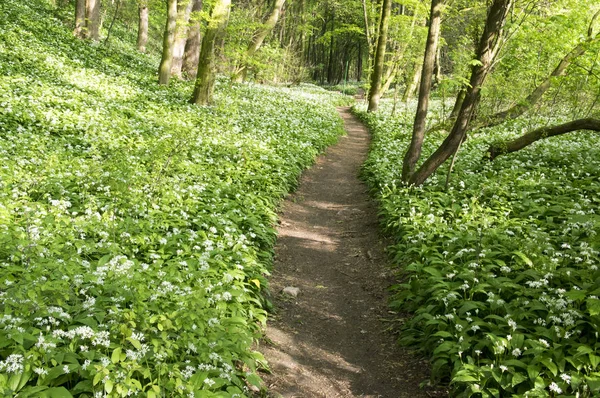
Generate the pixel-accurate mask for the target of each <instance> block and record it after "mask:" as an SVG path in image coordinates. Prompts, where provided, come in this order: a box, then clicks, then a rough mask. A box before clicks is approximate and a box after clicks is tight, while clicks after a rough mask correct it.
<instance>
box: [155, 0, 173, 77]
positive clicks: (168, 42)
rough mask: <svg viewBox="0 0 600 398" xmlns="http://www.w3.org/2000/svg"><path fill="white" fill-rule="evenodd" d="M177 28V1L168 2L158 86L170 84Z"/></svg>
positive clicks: (168, 0) (170, 0)
mask: <svg viewBox="0 0 600 398" xmlns="http://www.w3.org/2000/svg"><path fill="white" fill-rule="evenodd" d="M176 28H177V0H167V23H166V26H165V32H164V35H163V51H162V58H161V60H160V66H159V68H158V84H169V79H170V78H171V64H172V63H173V47H175V30H176Z"/></svg>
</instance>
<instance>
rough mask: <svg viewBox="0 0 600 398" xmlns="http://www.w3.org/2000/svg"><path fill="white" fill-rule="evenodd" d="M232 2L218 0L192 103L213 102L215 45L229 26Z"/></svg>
mask: <svg viewBox="0 0 600 398" xmlns="http://www.w3.org/2000/svg"><path fill="white" fill-rule="evenodd" d="M230 7H231V0H217V1H216V3H215V5H214V8H213V10H212V13H211V15H210V20H209V21H208V25H207V27H206V33H205V34H204V38H203V39H202V47H201V48H200V62H199V63H198V73H197V75H196V82H195V84H194V93H193V94H192V98H191V100H190V102H192V103H194V104H198V105H208V104H209V103H210V102H211V100H212V91H213V87H214V83H215V70H214V68H215V65H214V63H215V43H216V41H217V39H218V37H219V36H220V34H221V33H222V32H223V30H224V29H225V27H226V26H227V21H228V19H229V12H230Z"/></svg>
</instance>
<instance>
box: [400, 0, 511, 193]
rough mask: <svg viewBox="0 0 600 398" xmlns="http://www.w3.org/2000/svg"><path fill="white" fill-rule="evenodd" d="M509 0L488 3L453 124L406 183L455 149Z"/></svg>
mask: <svg viewBox="0 0 600 398" xmlns="http://www.w3.org/2000/svg"><path fill="white" fill-rule="evenodd" d="M512 2H513V0H494V1H493V3H492V5H491V6H490V9H489V12H488V16H487V20H486V23H485V27H484V31H483V34H482V35H481V39H480V41H479V46H478V48H477V60H478V61H479V63H478V64H477V65H474V66H473V67H472V71H471V79H470V81H469V87H468V89H467V92H466V93H465V99H464V101H463V103H462V106H461V109H460V112H459V113H458V116H457V118H456V122H455V123H454V127H453V128H452V131H451V132H450V134H449V135H448V136H447V137H446V139H445V140H444V142H442V144H441V145H440V146H439V148H438V149H437V150H436V151H435V152H434V153H433V154H432V155H431V156H430V157H429V158H428V159H427V160H426V161H425V162H424V163H423V165H422V166H421V167H420V168H419V170H417V171H416V172H415V173H414V174H413V175H412V176H411V177H410V179H409V180H408V183H409V184H411V185H421V184H422V183H423V182H424V181H425V180H426V179H427V178H428V177H429V176H430V175H431V174H433V173H434V172H435V171H436V170H437V168H438V167H439V166H441V165H442V164H443V163H444V162H445V161H446V160H447V159H448V158H449V157H451V156H452V155H453V154H454V153H455V152H456V150H457V149H458V147H459V146H460V144H461V142H462V141H463V139H464V138H465V135H466V132H467V130H468V128H469V123H470V121H471V118H472V117H473V114H474V113H475V110H476V108H477V104H478V102H479V95H480V92H481V86H482V85H483V83H484V81H485V78H486V77H487V75H488V73H489V71H490V68H491V66H492V63H493V61H494V59H495V57H496V55H497V53H498V47H499V46H498V45H499V42H500V38H501V36H502V31H503V27H504V23H505V21H506V16H507V15H508V12H509V11H510V8H511V7H512Z"/></svg>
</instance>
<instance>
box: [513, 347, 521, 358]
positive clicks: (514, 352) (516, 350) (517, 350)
mask: <svg viewBox="0 0 600 398" xmlns="http://www.w3.org/2000/svg"><path fill="white" fill-rule="evenodd" d="M512 354H513V356H515V357H517V358H518V357H520V356H521V354H522V352H521V350H520V349H518V348H515V349H514V350H512Z"/></svg>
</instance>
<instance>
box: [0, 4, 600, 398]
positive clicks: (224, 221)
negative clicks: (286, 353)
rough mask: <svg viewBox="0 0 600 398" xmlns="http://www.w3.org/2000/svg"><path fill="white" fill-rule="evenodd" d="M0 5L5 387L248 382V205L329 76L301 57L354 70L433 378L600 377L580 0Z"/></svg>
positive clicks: (265, 235)
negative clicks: (364, 99)
mask: <svg viewBox="0 0 600 398" xmlns="http://www.w3.org/2000/svg"><path fill="white" fill-rule="evenodd" d="M0 27H1V29H0V76H2V78H1V80H0V86H1V87H0V88H1V90H0V111H1V114H0V157H1V158H2V162H1V166H0V167H1V168H0V176H1V180H0V220H1V221H0V228H2V230H1V234H0V265H1V267H2V268H1V275H0V309H1V314H0V337H1V338H0V388H1V389H2V393H3V394H4V395H11V394H12V395H14V394H18V396H21V397H27V396H46V397H62V396H66V397H69V396H81V397H87V396H105V395H106V396H124V395H129V394H134V395H135V394H139V395H141V396H147V397H154V396H165V397H166V396H185V395H188V396H236V395H240V396H244V395H247V394H248V390H249V389H256V388H258V386H259V385H260V380H259V378H258V376H257V374H256V368H257V366H259V365H260V366H265V365H264V364H263V362H264V361H263V359H262V358H261V357H260V355H258V354H256V353H255V352H254V351H253V350H252V344H253V343H254V342H255V341H256V339H257V338H258V337H259V335H260V328H261V327H262V325H263V324H264V322H265V319H266V311H265V310H266V308H268V305H269V303H268V301H267V300H266V299H265V298H264V296H263V292H264V289H265V287H266V282H267V280H266V276H267V275H268V265H269V263H270V256H271V250H272V246H273V240H274V231H273V229H272V225H273V223H274V221H275V213H274V210H275V208H276V206H277V203H278V201H279V200H280V199H281V197H282V196H283V195H284V194H285V193H286V192H288V191H289V190H290V189H293V188H294V186H295V183H296V182H297V178H298V175H299V173H300V172H301V171H302V170H303V169H304V168H305V167H307V166H308V165H309V164H310V163H311V162H312V160H313V158H314V156H315V155H316V154H317V153H318V152H319V151H321V150H322V149H323V148H324V147H325V146H327V145H328V144H331V143H332V142H334V141H335V140H336V137H337V136H338V135H339V134H340V133H341V122H340V120H339V118H338V117H337V116H336V113H335V109H334V107H333V106H334V105H335V104H341V103H347V101H348V97H343V96H341V95H338V94H335V93H331V92H326V91H324V90H322V89H319V88H316V87H315V86H307V85H303V84H300V83H301V82H304V81H312V82H316V83H319V84H323V85H327V87H328V88H329V89H332V90H338V91H344V92H346V93H349V94H354V93H362V92H365V94H366V104H365V105H364V106H362V107H359V108H357V112H358V113H359V114H360V115H361V117H362V118H363V119H364V120H365V122H366V123H368V124H369V126H370V127H371V128H372V131H373V134H374V144H373V151H372V153H371V155H370V157H369V160H368V161H367V163H366V165H365V168H364V175H365V178H366V180H367V181H368V182H369V184H370V185H371V187H372V189H373V192H374V194H375V195H376V196H377V197H378V199H379V200H380V203H381V208H382V210H381V214H382V220H383V222H384V225H385V226H386V230H387V232H388V233H389V234H391V235H393V236H394V237H395V238H396V240H397V243H396V244H395V245H394V246H393V247H392V252H393V253H394V256H395V263H396V265H397V266H398V267H399V269H401V270H402V276H401V278H402V281H403V283H400V284H398V286H396V291H395V293H394V300H393V303H392V305H393V307H394V309H397V310H398V311H401V312H402V313H406V312H412V313H414V317H412V318H410V319H409V320H407V321H406V327H405V332H404V334H403V338H402V341H403V342H404V343H407V344H410V345H413V346H416V347H420V348H421V349H422V350H423V351H424V352H426V353H427V354H428V355H431V356H432V359H433V360H432V364H433V377H434V379H436V380H441V381H444V382H449V383H450V384H451V387H452V394H453V395H457V396H483V397H489V396H491V397H500V396H508V395H512V396H531V397H533V396H595V395H598V394H599V393H600V374H599V370H598V365H599V363H600V356H598V355H597V354H596V352H597V350H598V342H597V340H598V337H597V333H598V326H599V325H598V322H599V318H598V317H599V314H600V301H599V299H598V297H599V292H600V286H598V280H600V279H598V278H599V276H600V275H598V270H597V267H598V251H599V250H600V243H599V240H598V228H599V220H598V216H597V214H596V210H595V209H596V208H597V205H598V201H599V189H598V186H599V176H598V170H599V167H598V166H599V165H598V153H597V152H598V150H597V148H598V134H597V132H598V131H599V130H600V121H599V116H600V113H599V112H600V110H599V107H600V101H598V99H599V98H600V74H599V73H598V67H599V64H598V62H599V59H600V58H599V54H600V33H599V32H600V9H599V5H598V3H597V1H594V0H578V1H575V0H553V1H528V0H485V1H484V0H454V1H447V0H432V1H427V0H381V1H376V0H344V1H340V0H260V1H249V0H239V1H237V0H233V1H232V0H204V1H203V0H164V1H163V0H111V1H108V0H32V1H29V2H20V1H16V0H5V1H3V2H1V3H0ZM256 82H260V83H276V84H277V85H276V86H272V87H267V86H260V85H257V84H256ZM415 96H416V100H415V101H413V100H411V98H413V97H415ZM430 98H431V101H430ZM430 103H431V106H430ZM586 130H587V132H586ZM590 131H594V132H590ZM556 136H558V137H556ZM425 157H426V158H425Z"/></svg>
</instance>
